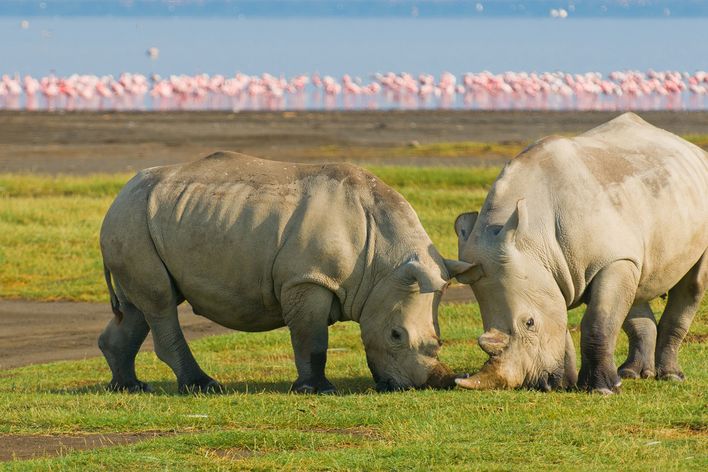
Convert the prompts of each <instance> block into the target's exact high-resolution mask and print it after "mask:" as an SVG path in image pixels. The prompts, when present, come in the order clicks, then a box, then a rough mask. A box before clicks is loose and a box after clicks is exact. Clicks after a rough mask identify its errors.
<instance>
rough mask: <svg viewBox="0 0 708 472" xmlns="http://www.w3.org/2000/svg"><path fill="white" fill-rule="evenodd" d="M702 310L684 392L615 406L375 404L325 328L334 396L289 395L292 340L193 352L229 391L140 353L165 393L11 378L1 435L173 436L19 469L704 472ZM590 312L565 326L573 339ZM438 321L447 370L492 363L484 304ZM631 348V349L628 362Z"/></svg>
mask: <svg viewBox="0 0 708 472" xmlns="http://www.w3.org/2000/svg"><path fill="white" fill-rule="evenodd" d="M656 308H657V309H658V308H660V306H656ZM707 313H708V306H706V304H704V305H703V307H702V311H701V313H700V315H699V318H698V322H697V323H696V324H698V326H696V327H695V328H696V329H694V334H693V335H692V337H691V338H690V339H689V342H688V343H686V344H685V345H684V347H683V349H682V351H681V360H682V362H683V367H684V370H685V372H686V374H687V376H688V380H687V381H686V382H685V383H683V384H672V383H665V382H657V381H654V380H643V381H625V384H624V387H623V392H622V393H621V394H620V395H614V396H611V397H603V396H599V395H588V394H584V393H563V392H561V393H550V394H543V393H538V392H529V391H512V392H509V391H499V392H471V391H461V390H452V391H418V392H403V393H393V394H376V393H374V392H372V391H371V388H372V387H373V382H372V380H371V379H370V374H369V373H368V370H367V368H366V362H365V358H364V353H363V350H362V347H361V342H360V341H359V337H358V326H357V325H355V324H353V323H342V324H337V325H334V326H333V327H332V328H331V331H330V332H331V335H330V338H331V340H330V346H331V348H333V350H332V352H331V353H330V356H329V357H330V362H329V363H328V367H327V368H328V372H329V376H330V378H331V380H332V381H333V382H334V383H335V385H337V386H338V387H339V389H340V395H338V396H336V397H314V396H298V395H292V394H288V393H287V389H288V386H289V383H290V382H291V381H292V380H293V379H294V376H295V368H294V365H293V363H292V361H291V354H290V352H291V349H290V344H289V337H288V333H287V332H286V331H284V330H277V331H273V332H269V333H260V334H247V333H234V334H231V335H226V336H217V337H211V338H205V339H202V340H200V341H197V342H194V343H193V344H192V347H193V349H194V351H195V355H196V357H197V359H199V360H200V362H201V364H202V367H203V368H204V369H205V370H206V371H207V372H209V373H210V374H212V375H214V376H215V377H216V378H217V379H218V380H220V381H221V382H223V383H224V384H225V385H226V386H227V388H228V393H227V394H225V395H217V396H180V395H178V394H177V393H176V385H175V382H174V378H173V375H172V373H171V371H169V369H168V368H167V367H166V366H165V365H164V364H162V363H161V362H160V361H159V360H157V359H156V357H155V356H154V354H152V353H144V354H140V355H139V356H138V360H137V368H138V372H139V375H140V376H141V378H142V379H143V380H145V381H148V382H150V383H151V384H152V385H153V386H154V387H155V388H156V390H157V393H154V394H144V395H143V394H141V395H130V394H113V393H106V392H105V391H104V390H103V387H102V386H103V384H104V383H105V382H106V381H107V380H108V378H109V373H108V369H107V367H106V366H105V364H104V361H103V360H102V359H91V360H86V361H80V362H60V363H55V364H50V365H37V366H30V367H25V368H21V369H15V370H12V371H8V372H3V373H2V375H0V418H1V419H0V441H2V435H1V434H2V433H12V434H13V435H31V434H55V435H56V434H67V433H69V434H79V435H80V434H87V433H97V432H102V433H107V432H130V433H136V432H144V431H150V432H156V431H157V432H162V433H164V434H165V435H164V436H162V437H158V438H155V439H150V440H146V441H144V442H141V443H137V444H133V445H128V446H120V447H111V448H105V449H97V450H93V451H88V452H74V453H70V454H67V455H65V456H63V457H58V458H52V459H42V460H34V461H25V462H21V463H20V462H18V463H15V464H14V465H15V466H16V467H17V468H18V469H22V470H27V469H29V470H31V469H36V470H48V469H50V468H54V469H60V468H66V469H84V470H97V469H116V468H119V467H121V468H122V467H125V468H129V470H153V469H155V468H158V469H179V470H188V469H194V470H199V469H201V470H227V469H255V470H268V469H277V470H281V469H282V470H315V469H317V470H345V469H365V470H431V469H437V470H453V469H457V470H478V469H487V470H490V469H491V470H541V469H549V468H554V469H558V468H560V469H572V470H598V469H604V470H608V469H609V470H619V469H622V470H705V469H706V467H708V444H707V439H706V438H707V437H708V425H707V424H706V403H705V390H706V386H708V372H706V369H705V366H706V362H707V361H708V349H706V344H705V333H706V332H707V331H708V327H707V326H706V324H705V315H706V314H707ZM579 316H580V312H578V311H575V312H573V313H571V317H570V319H571V324H572V326H573V332H574V337H575V338H576V342H577V338H578V332H577V324H578V322H579ZM441 325H442V326H441V328H442V333H443V336H444V338H445V339H446V345H445V347H444V349H443V351H442V358H443V360H444V361H445V362H447V363H448V364H449V365H450V366H451V367H452V368H453V369H455V370H456V371H469V370H470V369H475V368H478V367H479V366H480V365H481V364H482V362H483V361H484V355H483V353H482V351H481V350H480V349H478V348H477V347H476V346H475V343H474V339H475V338H476V337H477V336H478V335H479V334H480V333H481V323H480V319H479V313H478V311H477V307H476V306H475V305H449V306H445V307H443V309H442V313H441ZM695 332H698V333H703V336H702V337H701V336H698V335H696V334H695ZM701 339H703V341H701ZM625 353H626V342H625V340H624V339H623V340H622V341H621V343H620V346H619V349H618V352H617V354H618V355H617V360H618V361H620V360H621V359H622V357H623V356H624V354H625ZM6 466H7V467H8V468H13V464H12V463H7V464H6Z"/></svg>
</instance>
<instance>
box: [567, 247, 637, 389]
mask: <svg viewBox="0 0 708 472" xmlns="http://www.w3.org/2000/svg"><path fill="white" fill-rule="evenodd" d="M638 280H639V274H638V270H637V266H636V265H635V264H634V263H632V262H631V261H627V260H620V261H616V262H614V263H612V264H610V265H609V266H607V267H605V268H604V269H602V270H601V271H600V272H598V274H597V275H596V276H595V277H594V279H593V280H592V282H591V283H590V287H589V298H588V304H587V305H588V307H587V310H586V312H585V316H583V320H582V322H581V324H580V333H581V336H580V350H581V354H582V364H581V367H580V373H579V374H578V387H579V388H580V389H584V390H588V391H591V392H598V393H604V394H606V393H611V392H618V391H619V387H620V385H621V384H622V381H621V380H620V377H619V375H618V374H617V367H615V362H614V358H613V355H614V351H615V345H616V343H617V335H618V334H619V330H620V327H621V325H622V321H623V320H624V319H625V318H626V314H627V313H628V312H629V309H630V307H631V306H632V303H633V301H634V297H635V293H636V290H637V281H638Z"/></svg>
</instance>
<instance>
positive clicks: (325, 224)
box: [99, 152, 469, 393]
mask: <svg viewBox="0 0 708 472" xmlns="http://www.w3.org/2000/svg"><path fill="white" fill-rule="evenodd" d="M101 251H102V253H103V261H104V266H105V275H106V282H107V284H108V288H109V292H110V295H111V305H112V307H113V311H114V313H115V314H116V316H115V317H114V318H113V319H112V320H111V322H110V323H109V324H108V326H107V327H106V329H105V331H104V332H103V333H102V334H101V336H100V338H99V346H100V348H101V350H102V351H103V354H104V355H105V357H106V360H107V361H108V365H109V366H110V368H111V371H112V373H113V379H112V381H111V383H110V384H109V388H111V389H119V390H131V391H140V390H146V389H148V386H147V385H146V384H145V383H143V382H141V381H139V380H138V379H137V377H136V374H135V365H134V361H135V355H136V353H137V351H138V349H139V347H140V345H141V344H142V342H143V341H144V339H145V337H146V336H147V333H148V331H149V330H150V329H152V332H153V338H154V343H155V352H156V353H157V356H158V357H159V358H160V359H161V360H163V361H164V362H166V363H167V364H168V365H169V366H170V367H171V368H172V370H173V371H174V373H175V375H176V376H177V381H178V384H179V389H180V391H193V390H196V391H208V390H218V389H221V386H220V385H219V384H218V383H217V382H216V381H215V380H213V379H212V378H211V377H209V376H208V375H207V374H205V373H204V372H203V371H202V370H201V369H200V367H199V366H198V365H197V362H196V361H195V359H194V357H193V356H192V353H191V352H190V350H189V347H188V346H187V343H186V342H185V339H184V336H183V334H182V331H181V328H180V326H179V322H178V319H177V305H179V304H180V303H182V302H183V301H184V300H187V301H188V302H189V303H190V304H191V305H192V307H193V310H194V312H195V313H197V314H199V315H202V316H205V317H207V318H209V319H210V320H213V321H215V322H216V323H219V324H220V325H223V326H226V327H228V328H232V329H235V330H240V331H267V330H272V329H276V328H280V327H283V326H287V327H288V328H289V329H290V334H291V340H292V344H293V349H294V353H295V364H296V366H297V371H298V378H297V380H296V381H295V383H294V384H293V387H292V388H293V390H294V391H298V392H319V393H327V392H333V391H334V387H333V386H332V384H331V383H330V382H329V381H328V380H327V379H326V378H325V362H326V356H327V343H328V342H327V328H328V325H330V324H332V323H335V322H337V321H345V320H352V321H356V322H358V323H359V324H360V325H361V335H362V340H363V342H364V346H365V349H366V355H367V360H368V363H369V367H370V369H371V372H372V374H373V376H374V379H375V381H376V385H377V388H378V389H379V390H395V389H406V388H410V387H422V386H430V387H446V386H452V385H454V382H453V376H452V375H451V373H450V371H449V370H448V369H447V367H445V366H444V365H443V364H442V363H441V362H440V361H439V360H438V352H439V350H440V345H441V341H440V338H439V330H438V324H437V306H438V303H439V300H440V291H441V290H442V289H443V288H444V287H445V286H446V285H447V281H446V280H447V279H449V278H450V276H452V275H455V272H456V271H459V270H461V269H462V268H466V267H468V266H469V265H468V264H464V263H460V262H458V261H448V262H447V266H446V261H444V260H443V258H442V257H441V256H440V255H439V254H438V252H437V251H436V250H435V248H434V247H433V245H432V243H431V241H430V238H429V237H428V236H427V234H426V233H425V231H424V230H423V227H422V226H421V224H420V221H419V220H418V218H417V216H416V214H415V213H414V211H413V209H412V208H411V206H410V205H409V204H408V203H407V202H406V201H405V200H404V199H403V197H401V196H400V195H399V194H398V193H396V192H395V191H393V190H392V189H391V188H389V187H388V186H386V185H385V184H384V183H383V182H382V181H380V180H379V179H378V178H376V177H375V176H373V175H371V174H370V173H368V172H366V171H364V170H362V169H359V168H357V167H354V166H351V165H346V164H341V165H299V164H286V163H282V162H273V161H267V160H261V159H257V158H254V157H249V156H245V155H241V154H237V153H231V152H219V153H216V154H213V155H211V156H208V157H206V158H204V159H201V160H198V161H196V162H193V163H190V164H186V165H176V166H166V167H155V168H151V169H146V170H143V171H141V172H139V173H138V174H137V175H136V176H135V177H134V178H133V179H132V180H130V181H129V182H128V183H127V184H126V186H125V187H124V188H123V189H122V190H121V192H120V194H119V195H118V197H117V198H116V200H115V201H114V202H113V204H112V206H111V207H110V209H109V210H108V213H107V215H106V217H105V220H104V222H103V227H102V228H101ZM111 275H112V279H113V282H111ZM113 285H115V289H114V288H113Z"/></svg>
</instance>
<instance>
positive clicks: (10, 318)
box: [0, 286, 472, 370]
mask: <svg viewBox="0 0 708 472" xmlns="http://www.w3.org/2000/svg"><path fill="white" fill-rule="evenodd" d="M471 297H472V291H471V290H470V289H469V288H468V287H460V286H457V287H452V288H451V289H450V290H448V291H447V293H446V294H445V298H444V300H443V301H444V302H447V303H449V302H463V301H468V300H470V299H471ZM112 316H113V314H112V313H111V310H110V307H109V306H108V304H107V303H75V302H30V301H22V300H18V301H10V300H0V370H3V369H12V368H14V367H20V366H23V365H29V364H40V363H45V362H53V361H59V360H70V359H85V358H89V357H96V356H100V355H101V352H100V351H99V350H98V346H97V345H96V340H97V339H98V335H99V334H100V333H101V331H102V330H103V328H104V327H105V326H106V323H108V321H109V320H110V319H111V317H112ZM179 316H180V324H181V325H182V329H183V331H184V335H185V337H186V338H187V340H192V339H197V338H201V337H204V336H210V335H214V334H224V333H229V332H231V330H229V329H227V328H224V327H222V326H219V325H217V324H216V323H214V322H212V321H209V320H208V319H206V318H202V317H201V316H197V315H195V314H193V313H192V310H191V308H190V307H189V306H188V305H187V304H184V305H182V306H180V308H179ZM152 348H153V347H152V336H148V338H147V340H146V341H145V344H144V345H143V347H142V349H143V350H152Z"/></svg>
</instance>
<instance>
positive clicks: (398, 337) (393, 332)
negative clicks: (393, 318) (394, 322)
mask: <svg viewBox="0 0 708 472" xmlns="http://www.w3.org/2000/svg"><path fill="white" fill-rule="evenodd" d="M401 338H403V335H402V334H401V332H400V331H398V330H397V329H395V328H394V329H392V330H391V339H393V340H394V341H400V340H401Z"/></svg>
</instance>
